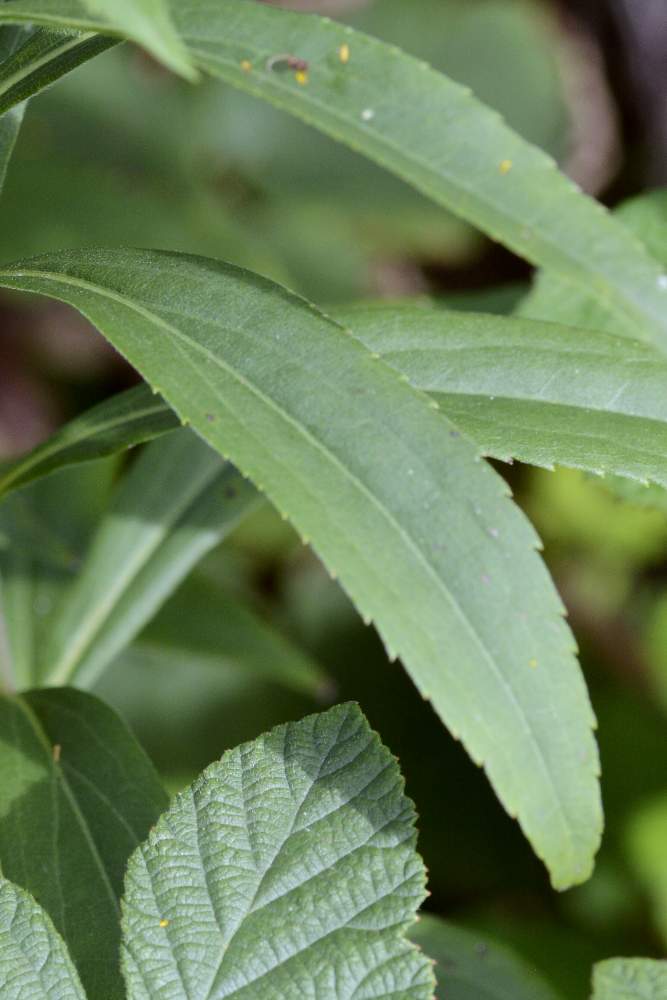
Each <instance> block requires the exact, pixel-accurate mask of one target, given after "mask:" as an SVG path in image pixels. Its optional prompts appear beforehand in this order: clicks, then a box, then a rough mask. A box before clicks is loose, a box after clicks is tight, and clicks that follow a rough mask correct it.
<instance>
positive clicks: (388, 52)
mask: <svg viewBox="0 0 667 1000" xmlns="http://www.w3.org/2000/svg"><path fill="white" fill-rule="evenodd" d="M172 17H173V21H174V24H175V26H176V29H177V32H178V34H179V35H180V37H181V38H182V40H183V41H184V43H185V45H186V48H187V49H188V51H189V53H190V57H191V59H192V60H193V62H194V63H195V64H196V65H197V66H198V67H199V68H200V69H202V70H204V71H206V72H209V73H211V74H212V75H213V76H217V77H219V78H220V79H222V80H225V81H226V82H228V83H230V84H232V85H233V86H236V87H239V88H241V89H242V90H246V91H248V92H249V93H251V94H255V95H256V96H258V97H261V98H263V99H265V100H268V101H271V102H272V103H273V104H275V105H277V106H278V107H280V108H284V109H285V110H286V111H288V112H290V113H291V114H294V115H296V116H298V117H300V118H302V119H303V120H305V121H306V122H308V123H309V124H311V125H314V126H315V127H316V128H319V129H320V130H321V131H323V132H325V133H327V134H329V135H331V136H333V137H334V138H335V139H338V140H340V141H342V142H344V143H347V144H348V145H350V146H352V147H353V148H354V149H357V150H358V151H359V152H361V153H363V154H364V155H366V156H368V157H369V158H370V159H372V160H375V161H376V162H377V163H379V164H381V165H382V166H383V167H385V168H386V169H388V170H390V171H392V172H393V173H395V174H397V175H398V176H399V177H401V178H403V179H404V180H406V181H407V182H408V183H410V184H412V185H413V186H414V187H416V188H418V189H419V190H420V191H422V192H423V193H424V194H426V195H427V196H429V197H431V198H432V199H433V200H434V201H436V202H438V203H439V204H441V205H444V206H446V207H447V208H450V209H451V210H452V211H454V212H455V213H456V214H458V215H460V216H462V217H463V218H465V219H467V220H469V221H470V222H472V223H473V224H474V225H475V226H477V227H478V228H479V229H481V230H483V231H484V232H486V233H488V234H489V235H491V236H492V237H493V238H494V239H496V240H498V241H500V242H502V243H504V244H506V245H507V246H508V247H510V248H511V249H512V250H514V251H516V252H517V253H518V254H520V255H521V256H523V257H525V258H526V259H527V260H529V261H531V262H533V263H535V264H538V265H540V266H541V267H543V268H545V269H546V270H548V271H551V272H554V274H556V275H559V276H560V277H562V278H564V279H566V280H567V281H568V282H569V283H571V284H572V286H573V287H575V288H580V289H583V290H585V291H587V292H589V293H591V294H592V295H593V296H594V297H595V298H596V299H599V300H603V301H604V302H605V303H606V304H607V306H608V308H609V309H610V310H611V311H612V313H614V314H615V315H617V316H618V317H619V320H620V321H622V323H623V324H624V325H625V326H627V327H628V328H629V329H630V332H631V334H632V335H633V336H635V337H640V338H647V339H653V340H655V341H657V342H658V343H659V344H660V346H661V349H662V350H663V351H667V308H666V305H667V279H666V276H665V275H664V274H663V269H662V268H661V267H660V265H659V264H658V263H657V262H656V261H655V260H653V259H652V258H651V257H650V256H649V254H648V253H647V252H646V251H645V249H644V247H643V246H642V245H641V243H640V242H639V241H638V240H637V239H636V238H635V237H634V236H633V235H632V234H631V233H629V232H628V231H627V230H626V229H625V228H624V227H623V226H621V225H620V224H619V223H618V222H617V221H616V220H614V219H613V218H612V217H611V216H610V215H609V214H608V213H607V212H606V210H605V209H604V208H603V207H602V206H601V205H600V204H599V203H597V202H595V201H593V200H592V199H590V198H588V197H586V196H585V195H583V194H582V193H581V192H580V191H579V190H578V189H577V188H576V187H575V185H574V184H573V183H572V182H571V181H570V180H568V179H567V178H566V177H564V176H563V175H562V174H560V173H559V172H558V170H557V169H556V165H555V163H554V161H553V160H552V159H551V158H550V157H549V156H547V155H546V154H545V153H543V152H542V151H541V150H539V149H537V148H535V147H534V146H531V145H530V144H529V143H528V142H526V141H525V140H523V139H521V138H520V137H519V136H518V135H516V133H514V132H513V131H512V130H511V129H509V128H508V127H507V126H506V125H505V124H504V123H503V121H502V120H501V119H500V117H499V116H498V115H497V113H496V112H494V111H492V110H491V109H489V108H488V107H486V106H484V105H483V104H481V103H480V102H478V101H476V100H475V99H474V98H473V96H472V95H471V93H470V92H469V91H468V90H467V89H466V88H464V87H461V86H459V85H458V84H455V83H453V82H452V81H450V80H448V79H447V77H445V76H443V75H442V74H440V73H437V72H435V71H434V70H432V69H431V68H430V67H429V66H427V64H426V63H423V62H421V61H419V60H418V59H415V58H413V57H411V56H409V55H407V54H405V53H402V52H401V51H400V50H398V49H396V48H394V47H393V46H390V45H387V44H385V43H384V42H380V41H378V40H376V39H373V38H370V37H368V36H367V35H364V34H361V33H360V32H355V31H353V30H352V29H351V28H348V27H345V26H344V25H342V24H338V23H335V22H332V21H329V20H327V19H325V18H318V17H315V16H312V15H308V16H304V15H302V14H297V13H292V12H289V11H284V10H276V9H274V8H272V7H270V6H267V5H266V4H260V3H250V2H246V3H239V0H178V2H174V3H173V4H172ZM23 20H26V21H35V22H36V23H39V24H45V25H51V26H54V25H55V26H60V27H62V26H70V27H75V28H78V29H79V30H86V31H87V30H95V29H98V30H102V31H105V30H109V22H108V20H106V19H104V18H101V19H100V18H99V17H98V18H96V17H94V16H93V15H91V14H90V12H89V10H88V8H87V7H86V5H85V4H84V2H83V0H11V3H8V4H4V5H2V6H1V7H0V23H2V22H3V21H23ZM341 46H347V47H348V50H349V53H350V55H349V60H347V61H346V62H343V61H341V58H340V51H341ZM284 53H291V54H294V55H295V56H297V57H298V58H299V59H303V60H305V61H306V62H308V64H309V70H308V74H307V78H304V77H303V76H301V77H297V75H296V74H294V73H293V72H292V71H291V70H289V69H288V68H287V66H286V64H285V61H284V60H283V61H280V60H279V61H278V62H275V61H274V57H275V56H276V55H282V54H284Z"/></svg>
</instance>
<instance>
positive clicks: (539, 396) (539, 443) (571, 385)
mask: <svg viewBox="0 0 667 1000" xmlns="http://www.w3.org/2000/svg"><path fill="white" fill-rule="evenodd" d="M336 316H337V318H339V319H340V320H341V322H343V323H345V324H346V325H347V326H348V327H349V328H351V329H352V331H353V333H354V335H355V336H357V337H358V338H359V339H360V340H361V341H362V342H363V343H364V344H365V345H366V346H367V347H368V348H369V350H371V351H375V352H377V353H378V354H381V355H382V357H383V359H384V360H385V361H387V362H388V363H389V364H390V365H392V366H393V367H394V368H396V369H398V370H399V371H400V372H402V373H403V374H405V375H407V377H408V378H409V379H410V382H411V383H412V385H414V386H416V387H417V388H419V389H424V390H426V391H427V392H429V393H431V395H432V396H433V397H434V398H435V399H436V400H437V401H438V403H439V404H440V407H441V409H442V410H443V411H444V412H445V413H446V414H447V416H448V417H450V418H451V419H452V421H453V422H454V423H455V424H456V425H457V426H458V427H459V428H460V429H461V430H462V431H464V432H465V433H466V434H468V435H469V436H470V437H471V438H473V439H474V440H475V441H476V442H477V443H478V444H479V446H480V448H481V450H482V452H483V453H484V454H487V455H492V456H493V457H495V458H502V459H508V458H517V459H520V460H521V461H523V462H530V463H532V464H534V465H544V466H547V467H550V466H553V465H569V466H573V467H576V468H581V469H587V470H589V471H592V472H605V473H615V474H617V475H622V476H629V477H633V478H635V479H641V480H646V481H653V482H656V483H659V484H661V485H663V486H667V393H666V392H665V388H666V387H667V362H665V360H664V359H663V357H662V356H661V354H660V353H659V352H658V351H656V350H655V348H653V347H651V346H650V345H644V344H640V343H637V342H633V341H630V340H628V339H626V338H623V337H615V336H612V335H608V334H604V333H600V332H596V331H591V330H580V329H574V328H570V327H563V326H558V325H556V324H552V323H540V322H530V321H527V320H518V319H514V318H505V317H499V316H477V315H473V314H463V313H450V312H440V311H436V310H428V309H420V308H416V307H409V306H405V307H403V308H398V309H397V308H395V307H390V306H368V307H364V306H359V307H356V308H351V309H349V310H346V311H345V312H341V311H337V312H336Z"/></svg>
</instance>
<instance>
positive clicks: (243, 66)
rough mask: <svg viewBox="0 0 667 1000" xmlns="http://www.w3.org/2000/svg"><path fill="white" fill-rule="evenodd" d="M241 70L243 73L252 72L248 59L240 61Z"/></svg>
mask: <svg viewBox="0 0 667 1000" xmlns="http://www.w3.org/2000/svg"><path fill="white" fill-rule="evenodd" d="M241 69H242V70H243V72H244V73H250V72H252V63H251V62H250V60H249V59H242V60H241Z"/></svg>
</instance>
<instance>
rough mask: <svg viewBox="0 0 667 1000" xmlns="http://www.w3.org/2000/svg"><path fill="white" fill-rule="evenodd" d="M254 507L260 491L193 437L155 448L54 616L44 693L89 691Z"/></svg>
mask: <svg viewBox="0 0 667 1000" xmlns="http://www.w3.org/2000/svg"><path fill="white" fill-rule="evenodd" d="M257 502H258V497H257V492H256V491H255V489H254V488H253V487H252V486H251V485H250V484H249V483H247V482H246V481H245V480H244V479H243V477H242V476H241V475H240V474H239V473H238V472H237V471H236V469H234V468H232V467H231V466H229V465H227V464H225V463H224V462H222V461H221V459H220V457H219V455H217V454H216V452H214V451H213V450H212V449H211V448H209V447H208V445H206V444H204V442H202V441H201V440H200V439H199V438H197V437H196V436H195V435H194V434H192V433H191V432H190V431H187V430H181V431H179V432H177V433H175V434H172V435H170V436H169V437H166V438H164V439H163V440H161V441H157V442H155V443H154V444H153V445H151V446H149V447H148V448H147V449H146V450H145V452H144V453H143V454H142V455H141V456H140V458H139V460H138V461H137V462H136V463H135V465H134V466H133V467H132V468H131V469H130V471H129V474H128V476H127V478H126V480H125V481H124V483H123V486H122V488H121V489H120V490H119V493H118V495H117V497H116V498H115V501H114V504H113V505H112V507H111V509H110V510H109V512H108V513H107V514H106V516H105V517H104V518H103V519H102V521H101V523H100V525H99V527H98V529H97V531H96V533H95V536H94V538H93V541H92V543H91V547H90V550H89V551H88V553H87V555H86V557H85V560H84V562H83V565H82V567H81V569H80V572H79V573H78V575H77V577H76V579H75V581H74V582H73V583H72V585H71V587H70V588H69V589H68V590H67V592H66V593H65V594H64V595H63V598H62V601H61V603H60V605H59V606H58V607H57V608H56V610H55V611H54V615H53V618H52V620H51V623H50V625H51V627H50V629H49V632H48V633H47V635H46V636H45V638H44V642H43V650H42V654H41V662H42V672H43V675H44V676H45V678H46V681H47V683H51V684H64V683H68V682H70V681H73V682H75V683H77V684H90V683H92V682H93V681H94V680H95V679H96V678H97V677H98V676H99V675H100V673H101V672H102V671H103V670H104V668H105V667H106V666H107V665H108V664H109V663H110V662H111V661H112V660H113V658H114V657H115V656H116V655H117V654H118V653H119V652H120V651H121V650H122V649H123V648H124V647H125V646H127V645H128V644H129V643H130V642H131V641H132V639H133V638H134V637H135V636H136V635H137V633H138V632H140V631H141V629H142V628H143V626H144V625H145V624H146V622H147V621H149V620H150V618H151V617H152V616H153V614H154V613H155V611H156V610H157V609H158V608H159V607H160V605H161V604H162V603H163V601H164V600H166V598H167V597H168V596H169V594H171V593H172V591H173V590H174V589H175V588H176V587H177V586H178V585H179V584H180V583H181V581H182V580H183V579H184V577H185V576H186V575H187V574H188V573H189V571H190V570H191V569H192V567H193V566H194V565H195V564H196V562H197V561H198V560H199V559H200V558H201V557H202V556H203V555H204V554H205V553H206V552H208V551H209V550H210V549H211V548H213V547H214V546H215V545H217V544H218V542H220V541H221V540H222V539H223V538H224V537H225V535H227V534H228V533H229V532H230V531H231V530H232V529H233V528H234V527H235V526H236V525H237V523H238V522H239V520H240V519H241V518H242V517H244V516H245V515H246V514H247V513H248V512H249V511H251V510H253V509H254V507H255V506H256V504H257Z"/></svg>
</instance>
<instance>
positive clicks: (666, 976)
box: [593, 958, 667, 1000]
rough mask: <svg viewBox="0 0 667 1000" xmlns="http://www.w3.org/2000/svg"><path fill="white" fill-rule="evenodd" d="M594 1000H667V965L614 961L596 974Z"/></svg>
mask: <svg viewBox="0 0 667 1000" xmlns="http://www.w3.org/2000/svg"><path fill="white" fill-rule="evenodd" d="M593 1000H667V962H657V961H654V960H652V959H648V958H612V959H609V960H608V961H606V962H600V964H599V965H596V966H595V971H594V973H593Z"/></svg>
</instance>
